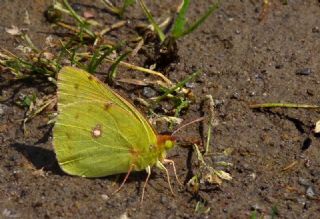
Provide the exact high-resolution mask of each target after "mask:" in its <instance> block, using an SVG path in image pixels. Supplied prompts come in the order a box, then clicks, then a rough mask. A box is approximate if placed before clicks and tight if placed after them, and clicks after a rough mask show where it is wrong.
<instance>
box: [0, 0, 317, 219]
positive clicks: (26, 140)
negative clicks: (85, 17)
mask: <svg viewBox="0 0 320 219" xmlns="http://www.w3.org/2000/svg"><path fill="white" fill-rule="evenodd" d="M0 2H1V9H0V10H1V11H0V12H1V13H0V21H1V22H0V33H1V34H0V47H1V48H6V49H8V50H10V51H12V52H14V53H18V51H17V49H16V47H17V46H18V45H19V44H20V42H19V41H17V40H16V39H15V38H14V37H12V36H11V35H9V34H7V33H6V32H5V28H8V27H10V26H11V25H16V26H19V27H25V28H28V33H29V34H30V36H31V39H32V40H33V41H34V42H35V44H36V45H37V46H38V47H40V48H41V47H42V46H43V45H44V41H45V38H46V37H47V36H48V35H51V34H52V35H54V34H55V32H54V29H53V28H52V27H51V26H50V24H48V22H46V20H45V18H44V16H43V12H44V11H45V10H46V8H47V6H48V5H49V4H50V1H45V0H37V1H35V0H34V1H23V6H22V5H21V3H22V1H19V0H10V1H9V0H1V1H0ZM71 2H72V1H71ZM77 2H78V3H79V4H78V8H79V9H78V10H80V11H81V10H88V9H90V10H93V11H94V12H95V13H97V14H98V17H99V19H101V20H103V21H104V23H105V24H111V23H112V22H114V21H115V20H116V19H115V18H113V16H111V15H110V14H108V13H106V12H105V11H103V10H100V9H101V8H102V7H103V6H102V5H100V4H99V1H97V3H94V5H95V6H96V7H90V5H91V6H92V4H93V3H92V2H91V1H82V0H81V1H77ZM80 2H81V3H83V4H80ZM146 2H147V4H148V5H149V6H150V8H151V11H152V12H153V13H154V15H155V16H160V15H161V14H165V13H167V12H168V11H169V10H172V9H173V8H174V7H176V6H177V5H178V4H179V1H172V3H171V1H159V2H158V3H156V2H155V1H152V2H151V1H146ZM169 3H170V4H169ZM208 6H209V2H208V1H192V3H191V6H190V14H189V15H188V17H189V18H190V19H191V20H192V19H194V18H196V17H197V16H199V14H201V12H204V11H205V10H206V8H207V7H208ZM25 11H28V13H29V15H30V22H31V24H29V25H28V24H25V23H24V22H25V21H24V18H25ZM127 16H128V20H129V21H130V22H129V24H128V28H129V29H130V27H131V25H132V26H133V25H134V24H135V23H137V22H138V21H142V20H143V18H144V15H143V13H142V12H141V10H140V9H139V7H138V5H135V6H134V7H132V8H130V9H129V11H128V14H127ZM319 17H320V3H319V1H316V0H307V1H303V0H296V1H291V0H288V1H287V4H285V3H284V1H280V0H279V1H278V0H273V1H271V7H269V9H268V10H266V11H265V12H263V8H262V1H258V0H245V1H231V0H226V1H222V4H221V6H220V8H219V9H218V10H217V12H215V13H214V14H213V15H212V16H211V17H210V18H209V19H208V20H207V21H206V22H205V23H204V25H202V26H201V27H200V28H199V29H198V30H196V31H195V32H194V33H192V34H190V35H188V36H186V37H184V38H182V39H180V40H179V41H178V48H179V53H178V54H179V57H180V59H179V61H178V62H176V63H172V64H171V65H170V68H169V70H168V71H167V72H168V73H167V76H168V77H169V78H170V79H172V80H173V81H175V80H181V79H183V78H185V77H186V76H187V75H188V74H191V73H192V72H193V70H194V69H201V70H202V71H203V74H202V75H201V76H200V77H199V78H198V79H197V80H196V81H195V82H194V83H192V91H193V92H194V94H195V98H196V99H195V101H194V102H193V103H192V105H191V107H190V108H189V109H188V110H187V111H186V112H185V113H184V115H183V119H184V121H185V122H187V121H191V120H193V119H196V118H199V117H200V116H202V115H203V112H204V111H206V109H204V107H203V106H204V105H203V104H202V103H203V101H204V99H205V98H204V97H205V95H208V94H211V95H212V96H213V98H214V101H215V103H216V108H215V109H216V119H217V121H218V124H217V125H216V126H215V127H214V129H213V130H212V141H211V145H210V150H211V152H212V154H211V155H210V156H208V157H206V159H208V160H210V161H212V162H214V161H226V162H230V163H232V164H233V166H232V167H228V168H226V167H225V168H224V170H225V171H227V172H229V173H230V174H231V176H232V177H233V179H232V180H231V181H224V182H223V183H222V184H221V185H220V186H218V185H210V184H208V183H207V184H201V186H200V191H199V193H198V194H196V195H195V194H193V193H192V192H190V189H188V188H187V186H186V183H187V182H188V181H189V180H190V178H191V177H192V175H193V174H194V173H196V172H197V168H198V161H197V158H196V155H195V153H194V151H193V150H192V149H191V148H186V147H179V146H178V147H175V148H174V149H173V150H172V151H171V152H170V153H169V157H170V158H171V159H173V160H175V163H176V166H177V170H178V175H179V177H180V178H181V179H182V180H183V182H184V186H183V187H180V186H179V185H178V184H177V182H176V181H175V180H174V177H172V184H173V188H174V190H175V192H176V196H175V197H173V196H172V195H171V193H170V190H169V189H168V185H167V183H166V178H165V175H164V174H163V173H161V171H158V170H154V172H153V174H152V177H151V179H150V181H149V185H148V187H147V189H146V196H145V201H144V203H143V205H142V206H140V197H141V191H142V185H143V183H144V180H145V177H146V174H145V173H135V174H133V175H131V176H130V178H129V180H128V182H127V183H126V185H125V187H124V189H123V190H121V191H120V192H118V193H116V194H115V195H114V196H111V193H112V192H113V191H114V190H115V189H116V188H118V186H119V184H120V182H121V180H122V178H123V175H121V176H120V177H117V176H110V177H105V178H97V179H86V178H81V177H72V176H69V175H66V174H64V173H63V172H62V171H61V170H60V169H59V166H58V164H57V161H56V159H55V154H54V151H53V147H52V143H51V138H52V132H51V131H52V125H47V122H48V120H49V118H48V116H47V115H48V112H43V113H42V114H41V115H39V116H37V117H35V118H34V119H32V120H31V121H30V122H28V123H27V128H28V130H29V131H28V132H27V133H26V134H24V133H23V131H22V126H21V123H22V120H23V118H24V116H25V112H26V109H23V108H21V107H19V106H17V105H16V104H15V101H16V100H17V98H19V96H21V95H22V96H23V95H26V94H29V93H32V92H36V93H37V96H45V95H50V94H51V95H54V94H55V87H54V86H53V85H52V84H51V83H42V84H39V83H33V82H28V83H27V82H23V83H10V84H8V83H6V81H5V79H4V78H5V77H3V75H4V74H5V72H4V71H2V72H1V75H0V86H1V88H0V89H1V90H0V92H1V96H2V98H1V103H0V145H1V148H0V215H1V216H0V217H1V218H75V217H76V218H250V217H251V216H252V215H254V214H255V213H256V215H257V218H259V217H262V218H272V217H277V218H320V143H319V138H318V136H317V135H315V134H314V132H313V128H314V124H315V123H316V121H318V120H319V119H320V117H319V114H318V110H310V109H294V108H293V109H287V108H274V109H269V110H267V109H265V110H253V109H250V108H249V105H250V104H253V103H266V102H290V103H306V104H320V101H319V100H320V98H319V97H320V86H319V84H320V74H319V73H320V72H319V71H320V56H319V54H320V23H319ZM124 33H125V32H121V31H115V32H112V33H111V37H113V38H114V39H116V38H117V37H118V36H124ZM144 60H145V57H144V56H143V55H141V56H137V57H136V60H133V61H134V62H135V63H138V64H139V63H140V64H141V65H142V64H143V61H144ZM129 73H132V72H130V71H126V70H124V72H123V74H129ZM140 91H141V90H140ZM140 91H138V92H140ZM120 92H121V93H122V94H123V95H124V96H127V97H128V98H129V99H130V95H129V93H126V91H125V90H123V89H122V90H121V91H120ZM53 110H54V109H53ZM142 110H143V109H142ZM201 132H202V130H201V125H200V124H194V125H192V126H189V127H188V128H187V129H185V130H183V131H181V132H180V136H179V137H180V138H182V139H183V138H190V137H194V138H195V139H197V138H200V137H201V136H202V133H201ZM202 137H203V136H202ZM226 149H228V150H229V151H232V153H231V154H229V155H223V153H222V152H223V151H225V150H226ZM197 203H198V205H199V203H201V204H202V207H203V208H202V209H203V211H201V209H200V210H199V208H198V209H197V210H195V209H196V205H197ZM206 210H207V211H206Z"/></svg>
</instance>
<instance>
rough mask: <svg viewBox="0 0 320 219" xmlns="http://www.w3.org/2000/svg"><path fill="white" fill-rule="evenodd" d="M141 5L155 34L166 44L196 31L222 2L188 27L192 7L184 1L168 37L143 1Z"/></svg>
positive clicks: (140, 2)
mask: <svg viewBox="0 0 320 219" xmlns="http://www.w3.org/2000/svg"><path fill="white" fill-rule="evenodd" d="M137 1H138V2H139V4H140V7H141V8H142V10H143V12H144V14H145V15H146V17H147V18H148V20H149V22H150V24H151V25H152V26H153V28H154V30H155V32H156V33H157V35H158V37H159V39H160V41H161V42H164V41H165V39H166V38H168V37H172V38H173V39H174V40H177V39H179V38H181V37H183V36H186V35H188V34H190V33H192V32H193V31H195V30H196V29H197V28H198V27H199V26H200V25H201V24H203V23H204V21H205V20H206V19H207V18H208V17H209V16H210V15H211V14H212V13H213V12H214V11H216V10H217V9H218V8H219V5H220V1H218V2H217V3H213V4H212V5H210V7H209V9H208V10H207V11H206V12H205V13H204V14H203V15H202V16H200V17H199V18H198V19H197V20H196V21H195V22H193V23H192V24H190V25H189V27H187V18H186V17H187V11H188V9H189V6H190V0H182V3H181V5H180V7H179V9H178V11H177V18H176V19H175V21H174V22H173V24H172V28H171V32H170V33H169V34H168V35H166V34H165V33H164V32H163V31H162V30H161V28H160V26H159V25H158V24H157V22H156V21H155V19H154V18H153V16H152V14H151V12H150V10H149V9H148V8H147V6H146V4H145V3H144V1H143V0H137Z"/></svg>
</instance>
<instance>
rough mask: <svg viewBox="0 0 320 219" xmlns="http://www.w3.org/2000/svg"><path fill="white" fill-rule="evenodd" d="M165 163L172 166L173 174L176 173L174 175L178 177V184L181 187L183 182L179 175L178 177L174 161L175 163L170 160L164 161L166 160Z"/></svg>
mask: <svg viewBox="0 0 320 219" xmlns="http://www.w3.org/2000/svg"><path fill="white" fill-rule="evenodd" d="M163 163H169V164H171V165H172V168H173V172H174V175H175V177H176V180H177V182H178V183H179V184H180V186H182V183H181V181H180V180H179V178H178V175H177V169H176V165H175V164H174V161H173V160H169V159H164V160H163Z"/></svg>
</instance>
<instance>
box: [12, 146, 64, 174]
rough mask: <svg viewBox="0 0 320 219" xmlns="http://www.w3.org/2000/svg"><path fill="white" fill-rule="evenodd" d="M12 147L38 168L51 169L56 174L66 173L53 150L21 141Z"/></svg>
mask: <svg viewBox="0 0 320 219" xmlns="http://www.w3.org/2000/svg"><path fill="white" fill-rule="evenodd" d="M11 147H13V148H14V149H15V150H16V151H18V152H19V153H21V154H22V155H23V156H24V157H25V158H26V159H27V160H28V161H30V162H31V163H32V165H33V166H34V167H35V168H36V169H42V170H43V171H45V172H47V171H50V172H52V173H53V174H56V175H65V173H64V172H63V171H62V170H61V169H60V167H59V164H58V162H57V160H56V156H55V153H54V152H53V151H51V150H49V149H46V148H42V147H37V146H33V145H27V144H21V143H13V144H11Z"/></svg>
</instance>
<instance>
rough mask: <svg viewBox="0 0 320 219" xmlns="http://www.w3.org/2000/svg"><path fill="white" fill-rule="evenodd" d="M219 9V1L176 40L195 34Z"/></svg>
mask: <svg viewBox="0 0 320 219" xmlns="http://www.w3.org/2000/svg"><path fill="white" fill-rule="evenodd" d="M218 8H219V1H218V2H217V3H214V4H212V5H211V6H210V8H209V9H208V11H207V12H206V13H204V15H202V17H200V18H199V19H198V20H197V21H195V22H194V23H193V24H192V25H191V26H190V27H189V28H188V29H186V30H184V31H183V32H182V33H181V34H180V35H178V36H175V38H180V37H183V36H185V35H187V34H189V33H191V32H193V31H194V30H195V29H197V28H198V27H199V26H200V25H201V24H202V23H203V22H204V21H205V20H206V19H207V18H208V17H209V16H210V15H211V14H212V13H213V12H214V11H215V10H217V9H218Z"/></svg>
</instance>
